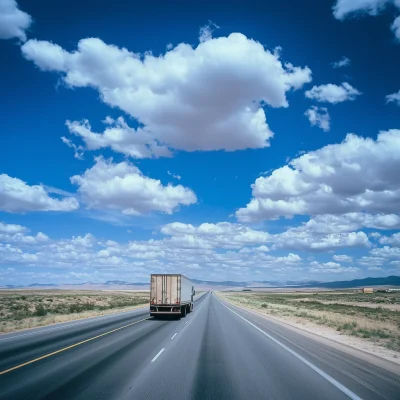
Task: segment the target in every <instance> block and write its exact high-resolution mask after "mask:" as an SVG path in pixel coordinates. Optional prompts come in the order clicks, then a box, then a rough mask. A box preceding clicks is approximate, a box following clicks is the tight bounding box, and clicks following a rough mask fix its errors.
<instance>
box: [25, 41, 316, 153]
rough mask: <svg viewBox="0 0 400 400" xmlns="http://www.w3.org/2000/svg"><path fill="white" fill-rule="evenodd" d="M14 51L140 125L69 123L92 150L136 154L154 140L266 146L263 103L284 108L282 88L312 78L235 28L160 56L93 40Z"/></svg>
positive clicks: (176, 145)
mask: <svg viewBox="0 0 400 400" xmlns="http://www.w3.org/2000/svg"><path fill="white" fill-rule="evenodd" d="M21 49H22V54H23V55H24V57H25V58H26V59H28V60H32V61H33V62H34V63H35V64H36V65H37V66H38V67H39V68H40V69H42V70H45V71H55V72H59V73H61V74H62V75H63V79H64V82H65V84H66V85H67V86H69V87H93V88H95V89H97V90H98V91H99V93H100V96H101V99H102V100H103V101H104V102H105V103H107V104H108V105H110V106H112V107H119V108H120V109H121V110H123V111H125V112H126V113H128V114H129V115H131V116H132V117H134V118H135V119H136V121H137V122H138V123H139V126H140V128H138V129H136V130H134V129H132V128H129V127H127V126H125V125H124V126H123V129H121V126H120V125H121V124H120V123H119V122H118V121H117V123H114V125H116V126H112V127H111V128H110V129H109V130H106V132H104V133H102V134H93V132H91V130H90V128H89V127H88V126H87V123H85V124H84V125H83V127H86V128H88V129H86V130H84V129H82V128H80V132H78V130H77V129H76V128H78V125H79V124H75V126H74V128H75V129H73V133H74V134H78V135H79V136H81V137H82V138H83V139H84V141H85V143H86V144H87V145H88V144H89V145H90V146H92V147H93V148H99V147H105V146H110V147H112V148H113V149H114V150H116V149H117V146H118V145H121V146H119V150H118V151H120V149H123V147H122V146H124V147H125V145H127V144H128V145H129V146H130V150H128V151H130V152H131V153H132V154H134V155H135V156H136V154H138V155H139V156H140V157H144V156H147V154H148V153H149V152H151V151H152V147H153V145H154V144H160V145H161V146H167V147H169V148H173V149H178V150H186V151H196V150H221V149H222V150H227V151H233V150H240V149H246V148H263V147H267V146H269V140H270V138H271V137H272V136H273V133H272V131H271V130H270V128H269V126H268V124H267V121H266V115H265V111H264V108H263V107H264V105H268V106H271V107H287V106H288V101H287V98H286V94H287V92H288V91H290V90H296V89H299V88H301V87H302V86H303V85H304V84H305V83H307V82H310V81H311V70H310V69H309V68H308V67H304V68H301V67H298V66H294V65H292V64H290V63H283V62H282V61H281V60H280V58H279V52H277V51H274V52H271V51H269V50H267V49H265V48H264V46H263V45H262V44H261V43H258V42H256V41H255V40H252V39H248V38H247V37H246V36H244V35H243V34H240V33H232V34H230V35H229V36H228V37H218V38H207V40H205V41H203V42H201V43H200V44H199V45H198V46H197V47H195V48H193V47H192V46H190V45H188V44H185V43H181V44H179V45H177V46H176V47H174V48H172V49H170V50H167V51H166V53H165V54H163V55H160V56H154V55H152V54H151V53H150V52H149V53H146V54H144V55H141V54H136V53H133V52H131V51H129V50H127V49H125V48H119V47H117V46H114V45H108V44H106V43H104V42H103V41H102V40H100V39H97V38H87V39H82V40H80V41H79V43H78V48H77V50H75V51H73V52H68V51H66V50H64V49H62V48H61V47H60V46H58V45H56V44H53V43H51V42H47V41H39V40H29V41H27V42H26V43H25V44H24V45H23V46H22V48H21ZM81 125H82V124H81ZM117 131H118V132H117ZM96 135H97V136H96ZM129 146H128V148H129ZM132 149H133V150H132ZM124 153H125V154H126V150H124Z"/></svg>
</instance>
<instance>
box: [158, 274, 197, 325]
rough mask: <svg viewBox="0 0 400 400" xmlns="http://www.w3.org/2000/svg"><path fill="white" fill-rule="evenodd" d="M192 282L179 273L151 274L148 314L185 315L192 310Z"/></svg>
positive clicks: (193, 291)
mask: <svg viewBox="0 0 400 400" xmlns="http://www.w3.org/2000/svg"><path fill="white" fill-rule="evenodd" d="M195 294H196V292H195V290H194V286H193V283H192V282H191V281H190V280H189V279H188V278H186V276H184V275H181V274H152V275H151V277H150V315H151V316H154V317H158V316H160V315H175V316H177V317H178V318H181V317H186V314H188V313H190V312H192V311H193V296H194V295H195Z"/></svg>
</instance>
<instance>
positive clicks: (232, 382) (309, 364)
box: [0, 293, 400, 400]
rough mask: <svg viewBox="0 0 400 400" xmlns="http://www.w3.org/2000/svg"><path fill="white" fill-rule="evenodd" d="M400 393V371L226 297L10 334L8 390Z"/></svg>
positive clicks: (0, 362)
mask: <svg viewBox="0 0 400 400" xmlns="http://www.w3.org/2000/svg"><path fill="white" fill-rule="evenodd" d="M349 398H350V399H360V398H361V399H371V400H372V399H373V400H379V399H393V400H399V399H400V368H399V374H396V373H393V372H388V371H387V370H385V369H382V368H379V367H376V366H374V365H372V364H370V363H368V362H366V361H363V360H361V359H359V358H355V357H353V356H351V355H349V354H347V353H344V352H342V351H339V350H337V349H334V348H332V347H330V346H326V345H324V344H322V343H320V342H319V341H315V340H313V339H311V338H309V337H306V336H303V335H300V334H299V333H297V332H295V331H292V330H290V329H288V328H285V327H283V326H281V325H277V324H275V323H273V322H270V321H268V320H265V319H263V318H262V317H258V316H255V315H253V314H251V313H248V312H246V311H243V310H240V309H238V308H236V307H233V306H231V305H227V304H224V303H221V302H220V300H218V298H217V297H216V296H215V295H214V294H210V293H209V294H206V295H204V296H202V297H201V298H199V299H198V300H196V302H195V310H194V312H193V313H191V314H188V316H187V317H186V318H182V319H180V320H155V319H153V318H149V316H148V310H147V309H141V310H136V311H132V312H128V313H122V314H118V315H112V316H105V317H99V318H92V319H90V320H83V321H78V322H70V323H65V324H62V325H54V326H51V327H47V328H39V329H35V330H30V331H24V332H20V333H13V334H7V335H2V336H0V399H7V400H19V399H57V400H62V399H85V400H88V399H96V400H97V399H107V400H110V399H122V400H124V399H134V400H140V399H157V400H159V399H163V400H168V399H174V400H175V399H199V400H200V399H201V400H206V399H218V400H220V399H229V400H235V399H279V400H281V399H307V400H312V399H318V400H321V399H349Z"/></svg>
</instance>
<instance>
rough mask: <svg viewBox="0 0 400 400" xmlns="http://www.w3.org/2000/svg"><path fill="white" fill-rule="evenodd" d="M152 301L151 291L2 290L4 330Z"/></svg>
mask: <svg viewBox="0 0 400 400" xmlns="http://www.w3.org/2000/svg"><path fill="white" fill-rule="evenodd" d="M148 302H149V295H148V293H147V292H122V291H121V292H118V291H115V292H105V291H97V292H96V291H85V292H83V291H81V292H78V291H54V290H53V291H43V290H41V291H8V290H7V291H0V332H11V331H15V330H19V329H26V328H33V327H36V326H43V325H48V324H52V323H56V322H64V321H70V320H74V319H81V318H88V317H93V316H97V315H104V314H110V313H116V312H120V311H128V310H130V309H132V308H137V307H140V306H144V305H146V304H148Z"/></svg>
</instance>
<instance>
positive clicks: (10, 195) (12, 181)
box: [0, 174, 79, 213]
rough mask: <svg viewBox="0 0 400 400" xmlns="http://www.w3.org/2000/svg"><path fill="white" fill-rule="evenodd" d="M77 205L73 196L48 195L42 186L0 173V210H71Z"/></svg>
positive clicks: (20, 211) (21, 211) (16, 211)
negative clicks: (60, 197)
mask: <svg viewBox="0 0 400 400" xmlns="http://www.w3.org/2000/svg"><path fill="white" fill-rule="evenodd" d="M78 207H79V203H78V201H77V200H76V199H75V198H74V197H67V198H62V199H57V198H55V197H50V196H49V194H48V192H47V191H46V190H45V188H44V187H43V186H39V185H33V186H29V185H28V184H26V183H25V182H24V181H22V180H21V179H18V178H12V177H10V176H8V175H6V174H1V175H0V211H6V212H14V213H23V212H26V211H73V210H76V209H77V208H78Z"/></svg>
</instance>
